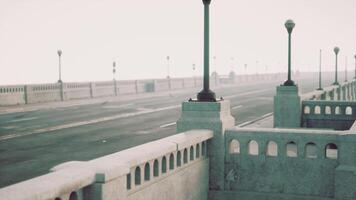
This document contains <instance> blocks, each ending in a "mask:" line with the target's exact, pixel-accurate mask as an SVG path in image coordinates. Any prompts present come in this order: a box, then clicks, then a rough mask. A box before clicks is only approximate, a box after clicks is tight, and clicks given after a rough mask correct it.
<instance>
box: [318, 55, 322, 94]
mask: <svg viewBox="0 0 356 200" xmlns="http://www.w3.org/2000/svg"><path fill="white" fill-rule="evenodd" d="M317 90H323V88H322V87H321V49H320V51H319V88H318V89H317Z"/></svg>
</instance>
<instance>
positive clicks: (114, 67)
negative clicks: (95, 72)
mask: <svg viewBox="0 0 356 200" xmlns="http://www.w3.org/2000/svg"><path fill="white" fill-rule="evenodd" d="M115 73H116V62H115V61H114V62H113V63H112V76H113V80H114V81H115Z"/></svg>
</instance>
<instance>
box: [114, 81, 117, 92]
mask: <svg viewBox="0 0 356 200" xmlns="http://www.w3.org/2000/svg"><path fill="white" fill-rule="evenodd" d="M114 95H115V96H117V81H116V80H114Z"/></svg>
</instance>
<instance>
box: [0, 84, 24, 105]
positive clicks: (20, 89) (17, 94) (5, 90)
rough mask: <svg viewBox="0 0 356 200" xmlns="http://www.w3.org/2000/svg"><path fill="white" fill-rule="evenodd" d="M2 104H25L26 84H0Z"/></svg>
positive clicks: (0, 100)
mask: <svg viewBox="0 0 356 200" xmlns="http://www.w3.org/2000/svg"><path fill="white" fill-rule="evenodd" d="M0 102H2V103H1V104H0V105H14V104H15V105H16V104H25V86H24V85H7V86H0Z"/></svg>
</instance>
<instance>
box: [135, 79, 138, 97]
mask: <svg viewBox="0 0 356 200" xmlns="http://www.w3.org/2000/svg"><path fill="white" fill-rule="evenodd" d="M135 92H136V94H138V80H135Z"/></svg>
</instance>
